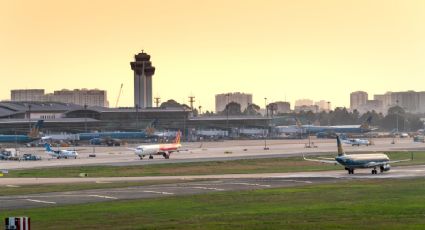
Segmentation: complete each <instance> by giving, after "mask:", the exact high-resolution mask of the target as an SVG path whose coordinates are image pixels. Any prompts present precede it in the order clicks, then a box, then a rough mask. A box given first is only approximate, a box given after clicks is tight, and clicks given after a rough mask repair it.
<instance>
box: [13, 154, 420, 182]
mask: <svg viewBox="0 0 425 230" xmlns="http://www.w3.org/2000/svg"><path fill="white" fill-rule="evenodd" d="M388 155H389V157H390V159H391V160H397V159H406V158H410V153H407V152H394V153H389V154H388ZM328 157H330V155H328ZM411 164H425V152H417V153H415V155H414V160H413V161H409V162H403V163H400V164H395V165H411ZM341 168H342V167H341V166H335V165H329V164H321V163H317V162H310V161H305V160H303V159H302V158H301V157H289V158H265V159H249V160H233V161H211V162H196V163H176V164H153V165H142V166H77V167H61V168H44V169H25V170H10V172H9V174H7V175H5V177H78V175H79V174H80V173H87V174H88V176H89V177H130V176H172V175H175V176H177V175H207V174H233V173H235V174H241V173H274V172H297V171H322V170H335V169H341Z"/></svg>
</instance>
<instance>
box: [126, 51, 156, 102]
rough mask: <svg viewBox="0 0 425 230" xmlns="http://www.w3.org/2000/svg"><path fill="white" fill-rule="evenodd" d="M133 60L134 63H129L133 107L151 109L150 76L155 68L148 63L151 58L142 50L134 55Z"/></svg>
mask: <svg viewBox="0 0 425 230" xmlns="http://www.w3.org/2000/svg"><path fill="white" fill-rule="evenodd" d="M134 59H135V61H134V62H130V65H131V69H132V70H133V71H134V106H138V107H140V108H146V107H152V75H154V73H155V67H153V66H152V63H151V62H150V59H151V56H150V55H148V54H147V53H145V52H143V50H142V52H141V53H139V54H136V55H134Z"/></svg>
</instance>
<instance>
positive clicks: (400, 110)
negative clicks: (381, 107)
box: [388, 105, 406, 114]
mask: <svg viewBox="0 0 425 230" xmlns="http://www.w3.org/2000/svg"><path fill="white" fill-rule="evenodd" d="M397 113H398V114H405V113H406V112H405V111H404V109H403V108H401V107H400V106H398V105H397V106H393V107H391V108H389V109H388V114H397Z"/></svg>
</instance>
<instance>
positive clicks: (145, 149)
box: [134, 144, 181, 157]
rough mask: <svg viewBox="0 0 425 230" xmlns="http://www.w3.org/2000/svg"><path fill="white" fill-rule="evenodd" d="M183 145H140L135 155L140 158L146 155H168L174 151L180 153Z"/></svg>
mask: <svg viewBox="0 0 425 230" xmlns="http://www.w3.org/2000/svg"><path fill="white" fill-rule="evenodd" d="M180 147H181V144H159V145H158V144H155V145H139V146H137V148H136V149H135V150H134V153H135V154H136V155H138V156H140V157H143V156H146V155H149V156H151V155H164V154H167V153H168V155H169V154H170V153H172V152H174V151H178V149H179V148H180Z"/></svg>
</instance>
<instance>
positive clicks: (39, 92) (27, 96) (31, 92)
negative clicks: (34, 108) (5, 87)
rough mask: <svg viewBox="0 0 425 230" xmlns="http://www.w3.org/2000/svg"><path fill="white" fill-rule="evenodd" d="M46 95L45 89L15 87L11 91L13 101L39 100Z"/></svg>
mask: <svg viewBox="0 0 425 230" xmlns="http://www.w3.org/2000/svg"><path fill="white" fill-rule="evenodd" d="M43 96H44V89H13V90H11V91H10V100H11V101H38V100H40V99H41V98H42V97H43Z"/></svg>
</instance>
